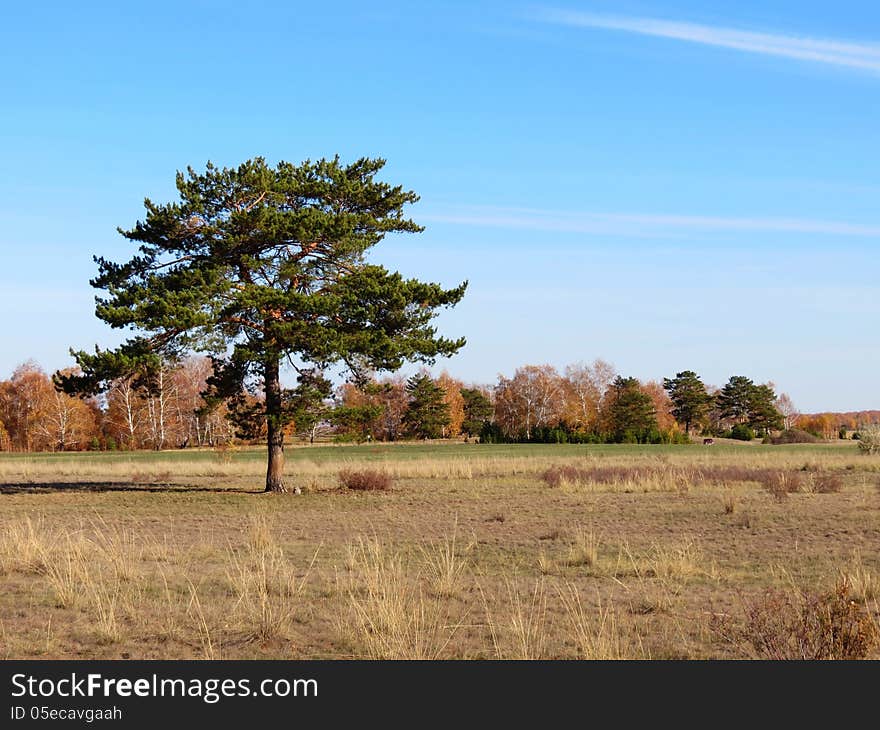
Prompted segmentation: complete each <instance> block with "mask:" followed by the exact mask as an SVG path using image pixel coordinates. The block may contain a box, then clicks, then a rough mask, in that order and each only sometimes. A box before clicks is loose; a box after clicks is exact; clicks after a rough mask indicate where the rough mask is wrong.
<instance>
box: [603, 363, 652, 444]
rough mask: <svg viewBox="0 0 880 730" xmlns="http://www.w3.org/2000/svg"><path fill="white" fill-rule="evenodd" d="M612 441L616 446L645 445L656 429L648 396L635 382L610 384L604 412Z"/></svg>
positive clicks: (618, 377) (617, 380)
mask: <svg viewBox="0 0 880 730" xmlns="http://www.w3.org/2000/svg"><path fill="white" fill-rule="evenodd" d="M607 417H608V425H609V428H610V431H611V438H612V440H613V441H616V442H618V443H620V442H628V441H639V442H641V441H644V440H645V439H646V438H647V437H648V435H649V433H650V432H651V431H653V430H656V429H657V416H656V413H655V411H654V402H653V401H652V400H651V396H650V395H648V394H647V393H645V392H644V391H643V390H642V388H641V385H640V384H639V381H638V380H636V379H635V378H623V377H621V376H619V375H618V376H617V378H615V380H614V382H613V383H612V384H611V391H610V403H609V406H608V409H607Z"/></svg>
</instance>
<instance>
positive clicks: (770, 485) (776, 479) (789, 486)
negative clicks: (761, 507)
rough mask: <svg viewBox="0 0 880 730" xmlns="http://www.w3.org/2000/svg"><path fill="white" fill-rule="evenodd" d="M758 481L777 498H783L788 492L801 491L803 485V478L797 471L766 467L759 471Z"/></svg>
mask: <svg viewBox="0 0 880 730" xmlns="http://www.w3.org/2000/svg"><path fill="white" fill-rule="evenodd" d="M759 481H760V483H761V484H762V485H763V487H764V489H766V490H767V491H768V492H769V493H770V494H771V495H773V497H774V498H775V499H777V500H783V499H785V498H786V497H787V496H788V495H789V494H792V493H794V492H799V491H801V489H802V487H803V479H802V477H801V476H800V474H799V473H798V472H786V471H777V470H774V469H768V470H765V471H763V472H761V473H760V475H759Z"/></svg>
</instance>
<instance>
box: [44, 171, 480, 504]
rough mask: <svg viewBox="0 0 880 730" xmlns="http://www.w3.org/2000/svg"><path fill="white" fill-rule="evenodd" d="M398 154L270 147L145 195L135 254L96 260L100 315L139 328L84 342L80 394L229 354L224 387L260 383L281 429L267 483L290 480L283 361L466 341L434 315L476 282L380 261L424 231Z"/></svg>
mask: <svg viewBox="0 0 880 730" xmlns="http://www.w3.org/2000/svg"><path fill="white" fill-rule="evenodd" d="M384 164H385V161H384V160H381V159H367V158H362V159H359V160H357V161H355V162H354V163H352V164H349V165H345V164H342V163H341V162H340V161H339V159H338V158H335V159H332V160H319V161H317V162H311V161H306V162H304V163H302V164H301V165H293V164H291V163H288V162H280V163H278V164H277V165H276V166H274V167H272V166H270V165H269V164H267V163H266V161H265V160H264V159H263V158H260V157H258V158H255V159H252V160H248V161H247V162H245V163H243V164H241V165H240V166H238V167H236V168H218V167H215V166H214V165H212V164H210V163H208V165H207V168H206V170H205V171H204V172H196V171H195V170H193V169H192V168H189V169H188V171H187V172H186V173H178V175H177V191H178V195H179V199H178V200H176V201H174V202H170V203H165V204H156V203H153V202H152V201H150V200H146V201H145V207H146V218H145V220H143V221H138V222H137V223H136V224H135V226H134V227H133V228H131V229H128V230H121V231H120V232H121V233H122V235H123V236H124V237H125V238H126V239H128V240H129V241H131V242H134V243H136V244H138V249H137V253H135V254H134V255H133V256H132V257H131V258H130V259H129V260H128V261H126V262H124V263H114V262H112V261H110V260H107V259H105V258H96V262H97V264H98V276H97V277H96V278H95V279H93V280H92V282H91V283H92V285H93V286H94V287H95V288H97V289H99V290H102V291H104V292H106V294H105V295H102V296H100V297H98V299H97V309H96V314H97V316H98V317H99V318H101V319H102V320H104V321H105V322H107V323H108V324H109V325H110V326H111V327H114V328H119V329H132V330H134V331H135V333H136V334H135V335H134V336H133V337H132V338H131V339H129V340H128V341H127V342H125V343H124V344H123V345H122V346H121V347H119V348H118V349H116V350H113V351H100V350H99V351H96V352H95V353H91V354H90V353H88V352H84V351H79V352H75V353H74V355H75V357H76V361H77V363H78V365H79V366H80V368H81V369H82V375H81V376H78V377H62V378H60V379H59V384H60V385H61V386H62V387H63V388H65V389H66V390H67V391H68V392H72V391H96V390H103V389H106V387H107V386H108V385H109V383H111V382H112V381H113V380H114V379H116V378H119V377H123V376H125V375H126V374H128V373H129V372H131V371H132V370H135V369H137V368H138V367H147V368H151V369H153V370H155V368H156V367H158V365H159V363H160V361H161V360H162V359H172V360H173V359H176V358H178V357H179V356H180V355H181V354H183V353H185V352H188V351H191V350H197V351H203V352H209V353H211V354H213V355H214V357H215V360H214V362H215V364H216V365H217V368H216V370H217V372H216V373H215V374H216V375H217V377H216V378H215V379H214V381H213V385H214V387H215V388H219V386H221V385H222V386H223V387H224V388H226V389H228V390H224V391H220V390H218V391H217V392H216V393H215V395H216V396H218V397H219V396H223V395H227V394H228V395H232V394H233V393H240V392H241V390H242V388H243V387H244V383H245V381H246V380H248V379H249V378H255V379H257V380H258V381H259V383H260V389H261V390H262V393H263V398H262V401H261V403H262V407H263V412H264V416H265V422H266V427H267V456H268V460H267V470H266V490H267V491H274V492H283V491H285V485H284V479H283V465H284V428H285V423H286V418H287V416H286V415H285V408H284V396H283V392H282V385H281V377H280V369H281V363H282V361H284V362H289V363H290V364H291V365H292V366H293V367H295V368H303V367H316V368H318V369H324V368H325V367H327V366H329V365H330V364H333V363H342V364H343V365H344V366H346V367H347V368H348V369H349V371H352V372H357V371H358V370H359V369H360V368H363V367H370V368H373V369H376V370H396V369H398V368H399V367H400V366H401V365H402V363H403V362H404V361H408V360H409V361H423V362H428V363H430V362H433V360H434V359H435V358H436V357H438V356H448V355H452V354H454V353H455V352H457V351H458V350H459V349H460V348H461V347H462V346H463V345H464V340H463V339H457V340H450V339H446V338H444V337H440V336H438V335H437V332H436V329H435V328H434V327H433V326H432V325H431V320H432V319H433V317H434V316H435V314H436V311H437V309H438V308H440V307H445V306H453V305H455V304H456V303H458V302H459V301H460V300H461V298H462V296H463V295H464V291H465V287H466V284H461V285H460V286H457V287H455V288H452V289H444V288H442V287H441V286H440V285H438V284H433V283H424V282H421V281H418V280H415V279H404V278H403V277H402V276H401V275H400V274H399V273H393V272H389V271H387V270H386V269H385V268H383V267H382V266H378V265H375V264H372V263H368V262H367V260H366V253H367V252H368V251H369V250H370V249H371V248H372V247H373V246H375V245H376V244H377V243H379V242H380V241H381V240H382V239H383V238H384V237H385V235H387V234H388V233H416V232H419V231H421V230H422V229H421V228H420V227H419V226H418V225H417V224H416V223H414V222H413V221H412V220H410V219H408V218H406V217H405V216H404V214H403V209H404V206H406V205H407V204H410V203H414V202H415V201H416V200H418V196H417V195H416V194H415V193H413V192H411V191H406V190H404V189H403V188H402V187H400V186H391V185H389V184H387V183H384V182H380V181H379V180H377V179H376V175H377V174H378V173H379V172H380V171H381V169H382V167H383V166H384Z"/></svg>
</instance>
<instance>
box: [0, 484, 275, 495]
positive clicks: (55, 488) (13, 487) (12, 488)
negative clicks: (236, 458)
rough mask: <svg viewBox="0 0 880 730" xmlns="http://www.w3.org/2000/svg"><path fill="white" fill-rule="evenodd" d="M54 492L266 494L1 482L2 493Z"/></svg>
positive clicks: (177, 487) (185, 486)
mask: <svg viewBox="0 0 880 730" xmlns="http://www.w3.org/2000/svg"><path fill="white" fill-rule="evenodd" d="M53 492H148V493H157V494H161V493H165V494H185V493H188V492H193V493H196V492H200V493H206V492H207V493H211V494H264V491H263V490H261V489H260V490H257V489H233V488H229V489H227V488H223V487H199V486H192V485H189V484H174V483H170V482H158V483H154V484H135V483H132V482H33V483H28V484H21V483H7V484H0V494H52V493H53Z"/></svg>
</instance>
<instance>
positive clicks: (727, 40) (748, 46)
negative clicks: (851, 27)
mask: <svg viewBox="0 0 880 730" xmlns="http://www.w3.org/2000/svg"><path fill="white" fill-rule="evenodd" d="M532 17H533V18H534V19H536V20H539V21H542V22H545V23H553V24H556V25H565V26H569V27H577V28H603V29H606V30H618V31H624V32H628V33H638V34H640V35H648V36H656V37H660V38H672V39H675V40H680V41H686V42H689V43H700V44H703V45H707V46H718V47H721V48H732V49H735V50H738V51H744V52H747V53H760V54H764V55H768V56H782V57H784V58H794V59H798V60H802V61H812V62H815V63H824V64H830V65H832V66H845V67H848V68H855V69H861V70H863V71H869V72H872V73H877V74H880V44H876V43H856V42H850V41H843V40H834V39H822V38H808V37H799V36H793V35H783V34H777V33H758V32H752V31H745V30H738V29H736V28H724V27H718V26H712V25H700V24H697V23H687V22H682V21H676V20H660V19H657V18H643V17H627V16H614V15H597V14H594V13H582V12H576V11H570V10H557V9H552V8H544V9H541V10H538V11H536V12H535V13H533V15H532Z"/></svg>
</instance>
